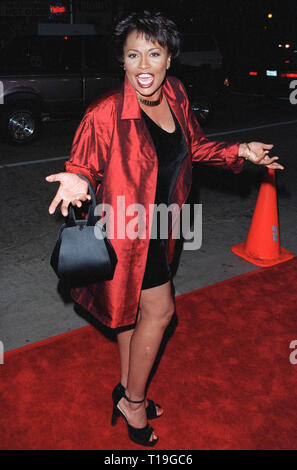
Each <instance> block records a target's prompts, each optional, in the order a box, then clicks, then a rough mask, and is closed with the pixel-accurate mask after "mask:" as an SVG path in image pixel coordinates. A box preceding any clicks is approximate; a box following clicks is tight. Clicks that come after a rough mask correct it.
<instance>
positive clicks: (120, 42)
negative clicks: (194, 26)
mask: <svg viewBox="0 0 297 470" xmlns="http://www.w3.org/2000/svg"><path fill="white" fill-rule="evenodd" d="M135 30H136V31H138V32H139V33H143V34H144V35H145V39H146V40H147V41H152V42H158V43H159V44H160V46H162V47H166V46H167V48H168V52H169V53H170V54H171V57H172V59H175V58H176V57H177V56H178V54H179V50H180V40H181V37H180V33H179V31H178V30H177V27H176V24H175V23H174V22H173V21H172V20H170V19H169V18H166V17H165V16H164V15H163V13H161V12H157V13H152V12H150V11H147V10H144V11H141V12H134V13H131V14H130V15H129V16H127V17H125V18H124V19H121V20H120V21H119V22H118V23H117V25H116V27H115V29H114V32H113V39H114V46H115V51H116V55H117V58H118V60H119V61H120V62H123V48H124V44H125V42H126V39H127V36H128V35H129V34H130V33H131V32H132V31H135Z"/></svg>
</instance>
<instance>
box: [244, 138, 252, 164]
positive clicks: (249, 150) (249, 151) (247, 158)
mask: <svg viewBox="0 0 297 470" xmlns="http://www.w3.org/2000/svg"><path fill="white" fill-rule="evenodd" d="M244 145H246V146H247V148H248V156H247V157H243V158H244V159H245V160H249V157H250V156H251V149H250V147H249V144H247V143H246V142H244Z"/></svg>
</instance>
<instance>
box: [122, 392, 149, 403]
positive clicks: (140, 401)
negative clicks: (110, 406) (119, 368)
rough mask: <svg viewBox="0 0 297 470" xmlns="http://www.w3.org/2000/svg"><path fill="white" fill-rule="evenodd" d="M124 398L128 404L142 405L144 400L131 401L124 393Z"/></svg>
mask: <svg viewBox="0 0 297 470" xmlns="http://www.w3.org/2000/svg"><path fill="white" fill-rule="evenodd" d="M124 396H125V398H126V400H127V401H128V402H129V403H143V402H144V400H145V397H144V399H143V400H139V401H135V400H131V399H130V398H128V397H127V395H126V393H125V394H124Z"/></svg>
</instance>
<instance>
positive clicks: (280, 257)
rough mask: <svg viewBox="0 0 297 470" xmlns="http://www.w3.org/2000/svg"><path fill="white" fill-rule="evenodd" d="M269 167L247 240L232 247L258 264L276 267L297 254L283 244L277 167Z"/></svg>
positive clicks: (238, 253)
mask: <svg viewBox="0 0 297 470" xmlns="http://www.w3.org/2000/svg"><path fill="white" fill-rule="evenodd" d="M265 170H266V171H265V176H264V180H263V183H262V184H261V187H260V190H259V195H258V199H257V203H256V207H255V211H254V215H253V218H252V222H251V225H250V229H249V232H248V236H247V239H246V241H245V242H244V243H240V244H239V245H235V246H232V247H231V250H232V251H233V253H235V254H237V255H238V256H241V257H242V258H244V259H245V260H247V261H249V262H250V263H253V264H255V265H256V266H274V265H275V264H279V263H282V262H283V261H287V260H289V259H292V258H293V257H294V255H293V253H291V252H290V251H288V250H286V249H285V248H282V247H281V246H280V241H279V225H278V210H277V195H276V185H275V170H270V169H269V168H266V169H265Z"/></svg>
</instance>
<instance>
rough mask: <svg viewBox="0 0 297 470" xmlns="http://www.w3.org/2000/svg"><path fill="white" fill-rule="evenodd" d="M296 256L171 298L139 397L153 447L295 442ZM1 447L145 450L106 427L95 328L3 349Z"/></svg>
mask: <svg viewBox="0 0 297 470" xmlns="http://www.w3.org/2000/svg"><path fill="white" fill-rule="evenodd" d="M296 278H297V258H294V259H293V260H291V261H288V262H286V263H283V264H280V265H278V266H274V267H273V268H267V269H266V268H265V269H259V270H257V271H255V272H252V273H249V274H246V275H243V276H239V277H236V278H233V279H231V280H228V281H224V282H221V283H218V284H215V285H212V286H209V287H205V288H203V289H200V290H197V291H195V292H190V293H189V294H184V295H181V296H179V297H177V298H176V307H177V318H178V325H177V327H176V329H175V331H174V334H173V336H172V337H171V338H170V339H169V341H168V343H167V345H166V349H165V353H164V354H163V356H162V358H161V361H160V363H159V366H158V368H157V371H156V373H155V376H154V378H153V381H152V383H151V386H150V389H149V397H151V398H153V399H155V400H156V401H157V402H159V403H161V404H162V405H163V407H164V408H165V413H164V416H163V417H162V418H160V419H158V420H154V421H152V425H153V426H154V427H155V429H156V432H157V433H158V435H159V437H160V441H159V443H158V444H157V446H156V447H155V449H159V450H162V449H163V450H170V449H173V450H177V449H189V450H193V449H234V450H235V449H259V450H261V449H287V450H289V449H296V448H297V404H296V403H297V400H296V398H297V364H296V365H293V364H291V363H290V361H289V356H290V353H291V352H292V350H291V349H290V348H289V346H290V343H291V341H293V340H297V293H296ZM4 360H5V364H4V365H0V372H1V376H2V380H1V385H0V391H1V417H0V448H1V449H104V450H112V449H144V448H143V447H140V446H137V445H136V444H133V443H132V442H131V441H130V440H129V439H128V436H127V430H126V426H125V423H124V421H123V420H122V419H121V420H119V422H118V425H117V426H116V427H115V428H112V427H111V426H110V418H111V389H112V387H113V386H114V385H115V384H116V383H117V381H118V379H119V373H118V371H119V360H118V354H117V346H116V344H115V343H114V342H112V341H111V340H109V339H107V338H106V337H105V336H103V335H102V333H100V332H98V331H97V330H96V329H95V328H94V327H92V326H87V327H84V328H80V329H78V330H75V331H73V332H70V333H66V334H63V335H59V336H56V337H54V338H50V339H48V340H45V341H41V342H38V343H35V344H33V345H29V346H25V347H24V348H20V349H16V350H14V351H11V352H8V353H6V354H5V357H4Z"/></svg>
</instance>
